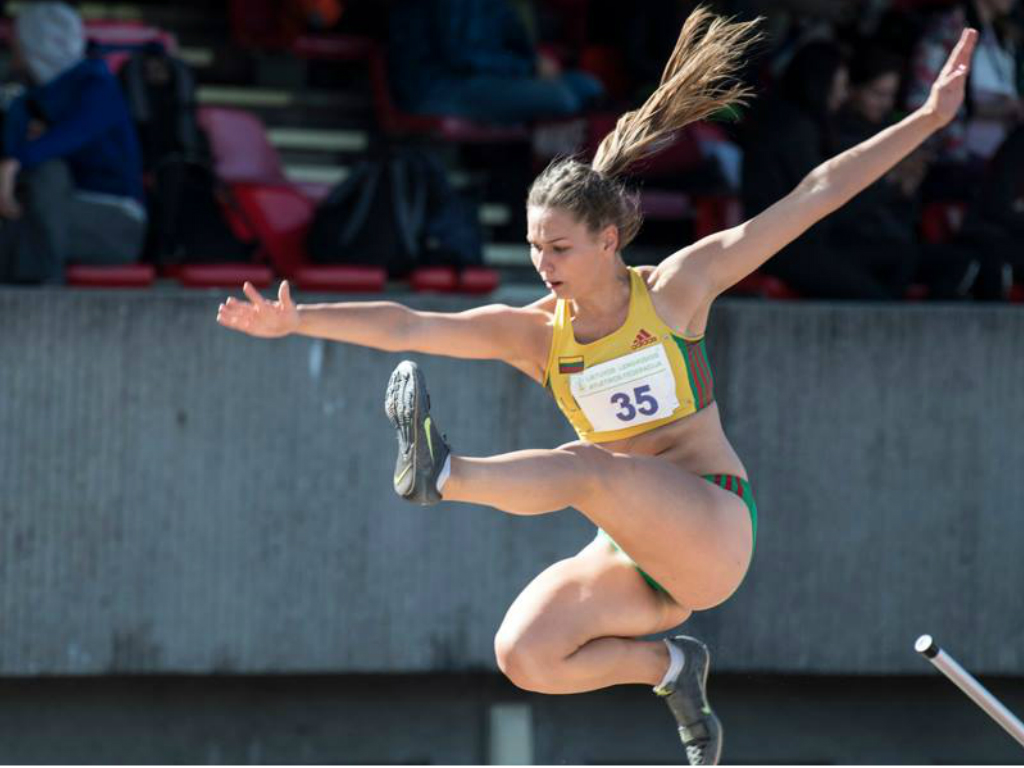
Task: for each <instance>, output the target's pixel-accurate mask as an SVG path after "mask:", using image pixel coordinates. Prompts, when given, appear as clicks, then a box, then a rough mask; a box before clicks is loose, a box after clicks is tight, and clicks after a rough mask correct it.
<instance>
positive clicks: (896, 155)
mask: <svg viewBox="0 0 1024 768" xmlns="http://www.w3.org/2000/svg"><path fill="white" fill-rule="evenodd" d="M977 37H978V33H977V31H975V30H973V29H965V30H964V32H963V34H962V35H961V36H960V42H959V43H957V46H956V48H955V49H954V50H953V52H952V53H951V54H950V56H949V59H948V60H947V61H946V64H945V66H944V67H943V68H942V71H941V72H940V73H939V76H938V78H936V80H935V82H934V83H933V84H932V90H931V94H930V95H929V97H928V100H927V101H926V102H925V103H924V105H922V106H921V107H920V108H919V109H917V110H916V111H915V112H912V113H911V114H910V115H908V116H907V117H906V118H904V119H903V120H902V121H900V122H899V123H897V124H896V125H893V126H890V127H889V128H886V129H885V130H883V131H881V132H879V133H878V134H876V135H874V136H872V137H871V138H870V139H867V140H866V141H864V142H862V143H860V144H858V145H857V146H855V147H851V148H850V149H848V150H847V151H845V152H843V153H842V154H839V155H837V156H835V157H833V158H831V159H830V160H827V161H826V162H824V163H822V164H821V165H819V166H818V167H817V168H815V169H814V170H813V171H811V172H810V173H809V174H807V176H806V177H805V178H804V179H803V181H801V182H800V184H799V185H798V186H797V188H796V189H794V190H793V191H792V192H790V193H789V194H788V195H786V197H784V198H783V199H782V200H780V201H779V202H777V203H775V204H774V205H772V206H771V207H769V208H767V209H766V210H765V211H763V212H762V213H760V214H758V215H757V216H755V217H753V218H752V219H750V220H749V221H746V222H744V223H743V224H740V225H739V226H736V227H733V228H732V229H727V230H724V231H722V232H716V233H715V234H713V235H709V236H708V237H705V238H703V239H702V240H699V241H698V242H696V243H694V244H693V245H691V246H689V247H688V248H685V249H683V250H681V251H679V252H677V253H675V254H673V255H672V256H670V257H669V258H667V259H665V261H663V262H662V263H661V264H659V265H658V268H657V272H656V275H655V277H656V279H657V282H658V284H660V285H661V286H662V288H661V289H662V290H665V289H666V288H667V289H668V290H669V292H671V291H672V290H673V289H674V288H675V285H676V284H678V285H679V286H680V289H682V286H683V285H684V284H686V285H689V286H691V287H692V286H693V285H694V284H698V285H700V286H701V287H702V289H703V290H704V291H705V293H706V295H708V296H709V297H714V296H717V295H718V294H720V293H721V292H722V291H724V290H726V289H727V288H729V287H730V286H732V285H735V284H736V283H737V282H739V281H740V280H742V279H743V278H744V277H746V276H747V275H749V274H750V273H751V272H753V271H754V270H756V269H757V268H758V267H760V266H761V265H762V264H764V263H765V262H766V261H767V260H768V259H769V258H771V257H772V256H773V255H774V254H775V253H777V252H778V251H780V250H781V249H782V248H783V247H785V246H786V245H787V244H789V243H790V242H792V241H793V240H795V239H796V238H797V237H799V236H800V235H801V234H803V233H804V232H805V231H806V230H807V229H809V228H810V227H811V226H812V225H814V224H815V223H816V222H818V221H820V220H821V219H823V218H824V217H825V216H827V215H828V214H830V213H832V212H833V211H835V210H837V209H838V208H840V207H841V206H843V205H844V204H845V203H846V202H847V201H848V200H849V199H850V198H852V197H853V196H854V195H856V194H857V193H858V192H860V191H861V190H863V189H865V188H867V187H868V186H870V185H871V184H872V183H874V182H875V181H877V180H878V179H879V178H881V177H882V176H883V175H884V174H885V173H886V172H887V171H889V170H890V169H891V168H892V167H893V166H895V165H896V164H897V163H898V162H899V161H900V160H902V159H903V158H904V157H906V156H907V155H909V154H910V153H911V152H913V151H914V150H915V149H916V148H917V147H918V146H920V145H921V143H922V142H924V140H925V139H927V138H928V137H929V136H930V135H931V134H932V133H934V132H935V131H937V130H938V129H940V128H942V127H943V126H945V125H946V124H947V123H949V122H950V120H952V119H953V117H954V116H955V115H956V113H957V110H958V109H959V108H960V105H961V104H962V103H963V99H964V86H965V84H966V82H967V73H968V71H969V70H970V61H971V54H972V52H973V51H974V46H975V43H976V41H977ZM827 268H828V266H827V265H825V264H823V265H822V269H827Z"/></svg>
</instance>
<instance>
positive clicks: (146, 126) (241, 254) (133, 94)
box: [119, 43, 256, 266]
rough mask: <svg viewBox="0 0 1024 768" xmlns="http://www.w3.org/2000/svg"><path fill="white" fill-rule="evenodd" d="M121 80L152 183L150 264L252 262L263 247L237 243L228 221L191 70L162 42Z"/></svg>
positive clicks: (139, 54) (147, 48) (137, 56)
mask: <svg viewBox="0 0 1024 768" xmlns="http://www.w3.org/2000/svg"><path fill="white" fill-rule="evenodd" d="M119 76H120V80H121V87H122V89H123V90H124V94H125V98H126V100H127V102H128V109H129V111H130V113H131V115H132V118H133V121H134V122H135V129H136V133H137V134H138V137H139V144H140V146H141V148H142V161H143V168H144V170H145V172H146V178H147V188H146V191H147V198H148V209H149V230H148V233H147V240H146V248H145V254H146V258H147V260H148V261H150V262H152V263H154V264H157V265H161V266H163V265H168V264H182V263H218V262H238V261H242V262H249V261H251V260H252V257H253V254H254V253H255V250H256V247H255V243H251V242H243V241H242V240H240V239H239V238H237V237H236V236H235V234H234V233H233V232H232V230H231V228H230V227H229V226H228V224H227V222H226V221H225V219H224V213H223V208H222V205H221V202H222V201H223V200H225V199H226V196H227V195H228V190H227V189H226V188H225V187H224V186H223V185H222V184H221V183H220V181H219V180H218V178H217V175H216V173H215V172H214V170H213V162H212V157H211V153H210V147H209V143H208V141H207V139H206V136H205V134H204V133H203V131H202V129H201V128H200V127H199V122H198V120H197V118H196V103H195V102H196V98H195V81H194V79H193V77H192V73H191V71H190V70H189V68H188V65H186V64H185V63H184V62H183V61H181V59H178V58H177V57H175V56H171V55H170V54H168V53H167V51H166V50H165V49H164V47H163V46H162V45H161V44H159V43H147V44H146V45H144V46H142V47H141V48H140V49H139V50H137V51H136V52H135V53H133V54H132V56H131V58H129V59H128V61H127V62H126V63H125V64H124V66H123V67H122V68H121V71H120V74H119Z"/></svg>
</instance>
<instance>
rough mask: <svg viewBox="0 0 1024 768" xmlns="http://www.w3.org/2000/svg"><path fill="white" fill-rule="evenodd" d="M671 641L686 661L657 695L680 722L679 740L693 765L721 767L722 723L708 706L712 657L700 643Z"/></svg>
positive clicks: (679, 638) (681, 638)
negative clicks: (719, 765) (709, 669)
mask: <svg viewBox="0 0 1024 768" xmlns="http://www.w3.org/2000/svg"><path fill="white" fill-rule="evenodd" d="M668 642H670V643H672V644H673V645H675V646H676V647H677V648H679V649H680V650H681V651H682V652H683V656H684V657H685V662H684V664H683V669H682V671H681V672H680V673H679V674H678V675H677V676H676V678H675V679H674V680H671V681H669V683H668V684H666V685H665V686H663V687H660V688H655V689H654V692H655V693H656V694H658V695H659V696H661V697H662V698H664V700H665V703H666V704H668V708H669V709H670V710H672V714H673V716H675V718H676V722H677V723H679V737H680V738H681V739H682V740H683V746H684V747H686V758H687V760H689V762H690V765H718V761H719V759H720V758H721V756H722V724H721V722H719V720H718V718H717V717H715V713H714V712H712V711H711V707H710V706H708V696H707V684H708V668H709V667H710V666H711V654H710V652H709V651H708V647H707V646H706V645H704V643H702V642H701V641H700V640H697V639H695V638H692V637H687V636H685V635H678V636H677V637H673V638H671V639H670V640H669V641H668Z"/></svg>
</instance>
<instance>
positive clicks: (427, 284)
mask: <svg viewBox="0 0 1024 768" xmlns="http://www.w3.org/2000/svg"><path fill="white" fill-rule="evenodd" d="M409 286H410V287H411V288H412V289H413V290H414V291H424V292H431V293H454V292H455V291H457V290H458V288H459V275H458V272H457V271H456V270H455V267H417V268H416V269H414V270H413V271H412V274H410V275H409Z"/></svg>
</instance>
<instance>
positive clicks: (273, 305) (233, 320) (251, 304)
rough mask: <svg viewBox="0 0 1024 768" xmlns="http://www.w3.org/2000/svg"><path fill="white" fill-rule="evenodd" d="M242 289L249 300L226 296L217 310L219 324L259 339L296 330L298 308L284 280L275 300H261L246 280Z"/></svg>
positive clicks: (297, 327) (272, 337)
mask: <svg viewBox="0 0 1024 768" xmlns="http://www.w3.org/2000/svg"><path fill="white" fill-rule="evenodd" d="M242 291H244V292H245V295H246V296H247V297H248V298H249V301H239V300H238V299H236V298H235V297H234V296H232V297H230V298H228V300H227V301H226V302H224V303H223V304H221V305H220V308H219V309H218V310H217V322H218V323H220V324H221V325H223V326H224V327H226V328H232V329H234V330H236V331H242V332H244V333H248V334H249V335H250V336H258V337H260V338H262V339H275V338H278V337H280V336H287V335H288V334H289V333H294V332H295V331H297V330H298V329H299V310H297V309H296V308H295V303H294V302H293V301H292V293H291V288H289V287H288V281H287V280H284V281H282V282H281V288H280V289H279V290H278V292H277V301H267V300H266V299H264V298H263V297H262V296H260V293H259V291H257V290H256V289H255V288H254V287H253V285H252V283H250V282H248V281H246V283H245V285H243V286H242Z"/></svg>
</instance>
